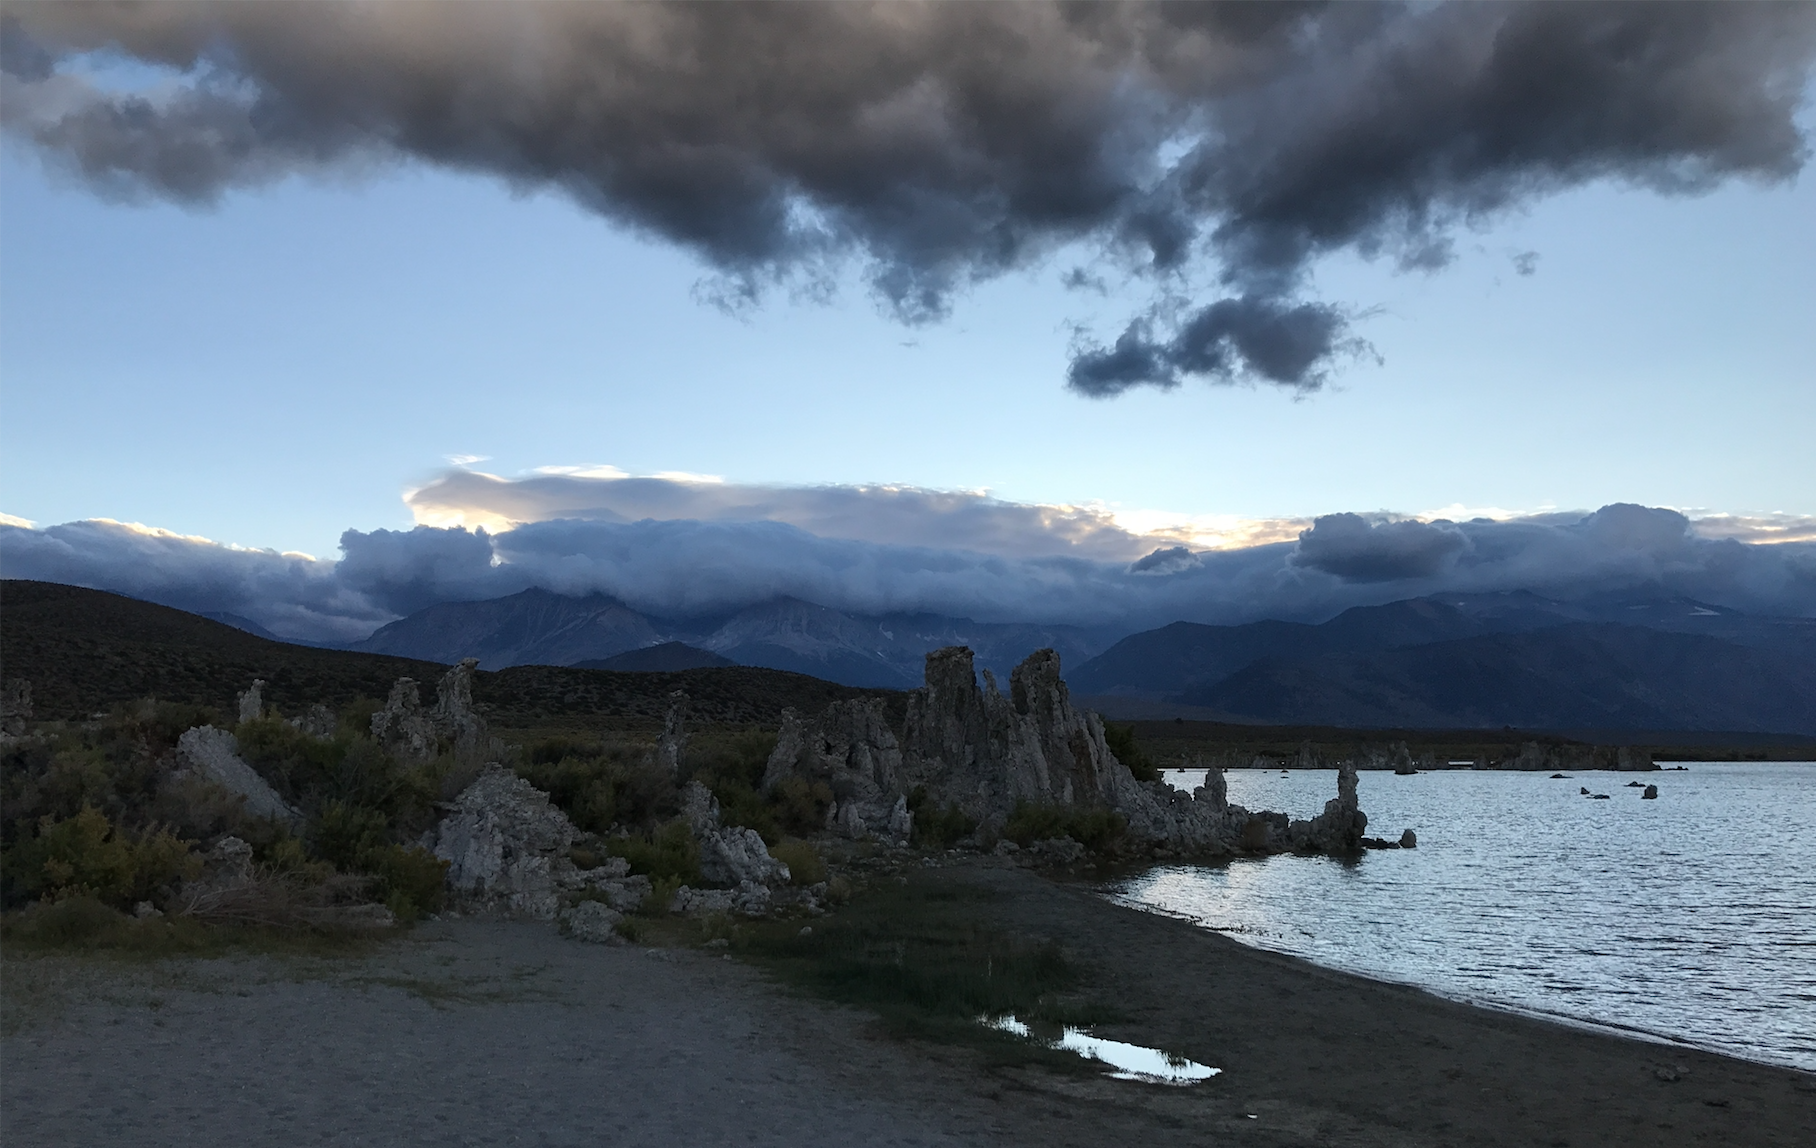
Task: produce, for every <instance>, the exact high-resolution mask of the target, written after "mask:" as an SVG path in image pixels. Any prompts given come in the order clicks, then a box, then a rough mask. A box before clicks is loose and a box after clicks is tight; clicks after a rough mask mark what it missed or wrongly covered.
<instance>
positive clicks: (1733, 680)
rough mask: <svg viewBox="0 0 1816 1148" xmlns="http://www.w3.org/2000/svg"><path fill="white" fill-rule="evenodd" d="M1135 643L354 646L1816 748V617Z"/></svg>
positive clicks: (1605, 616) (839, 616)
mask: <svg viewBox="0 0 1816 1148" xmlns="http://www.w3.org/2000/svg"><path fill="white" fill-rule="evenodd" d="M221 620H222V621H228V622H230V624H237V621H238V620H236V619H228V618H223V619H221ZM1114 638H1115V635H1114V634H1109V633H1105V632H1103V631H1099V630H1091V629H1087V628H1084V627H1077V626H1037V625H1026V624H1016V623H979V622H974V621H971V620H969V619H963V618H949V617H942V616H938V615H932V614H888V615H876V616H865V615H855V614H847V613H844V612H841V611H838V610H834V609H830V608H828V607H824V606H818V605H815V604H813V603H810V602H803V601H800V600H798V599H793V598H782V599H777V600H774V601H770V602H765V603H760V604H757V605H754V606H750V607H748V608H746V609H743V610H739V611H737V612H735V613H732V614H729V615H721V616H713V617H704V618H683V619H672V618H660V617H656V616H653V615H650V614H645V613H642V612H640V611H638V610H635V609H633V608H631V607H630V606H628V605H626V604H625V603H623V602H621V601H619V600H617V599H615V598H611V597H608V596H605V595H601V594H594V595H591V596H587V597H565V596H562V595H559V594H555V593H552V592H549V591H546V590H525V591H523V592H522V593H519V594H514V595H511V596H509V597H506V598H497V599H492V600H489V601H480V602H446V603H442V604H440V605H436V606H430V607H428V608H427V609H425V610H421V611H418V612H417V613H415V614H412V615H410V616H408V617H406V618H402V619H399V620H398V621H396V622H392V623H391V624H389V625H387V626H384V627H382V628H380V629H379V630H378V631H376V632H375V633H373V634H372V635H371V637H369V638H367V639H365V640H364V641H362V642H358V643H354V644H353V645H351V646H350V647H348V648H350V649H353V650H359V651H363V652H368V653H379V654H389V655H393V656H397V657H407V658H416V659H422V660H425V661H435V662H444V663H445V662H454V661H458V660H459V659H461V658H463V657H477V658H479V659H480V665H481V666H482V668H485V669H500V668H503V667H506V666H519V665H551V666H578V667H583V668H597V669H610V670H627V671H664V672H676V671H682V670H688V669H693V668H699V667H706V666H713V665H731V664H736V665H744V666H755V667H765V668H769V669H777V670H788V671H792V672H795V673H802V674H809V675H812V676H814V677H817V678H822V679H826V680H828V681H832V682H838V683H841V684H843V685H847V686H857V687H862V688H871V689H874V688H888V689H904V688H911V687H913V686H916V685H919V684H920V682H921V676H922V667H923V662H924V657H925V655H926V653H927V652H928V651H929V650H933V649H938V648H939V647H941V646H949V645H965V646H970V647H971V649H972V650H973V651H974V652H975V653H976V654H977V664H978V666H979V668H982V669H990V670H992V671H994V672H995V673H996V674H997V675H998V676H999V677H1006V675H1007V673H1008V671H1009V670H1010V669H1011V668H1012V667H1013V666H1014V665H1015V664H1016V663H1017V662H1019V661H1020V660H1021V659H1022V658H1024V657H1026V656H1027V655H1028V654H1029V653H1030V652H1032V651H1034V650H1036V649H1040V648H1042V647H1047V646H1051V647H1053V648H1054V649H1056V650H1058V651H1059V653H1060V657H1061V661H1062V663H1063V664H1064V665H1065V666H1066V678H1067V681H1068V682H1069V684H1070V685H1071V688H1072V690H1073V692H1074V693H1075V694H1077V695H1078V696H1080V698H1081V699H1084V700H1086V701H1087V702H1088V703H1089V704H1091V705H1093V706H1094V707H1096V708H1098V709H1100V710H1102V711H1103V712H1105V713H1107V714H1109V715H1111V716H1113V717H1129V718H1132V717H1142V716H1146V717H1154V716H1168V717H1170V716H1175V715H1183V716H1192V717H1204V718H1213V719H1215V720H1221V721H1234V722H1246V723H1263V724H1308V725H1331V726H1350V727H1357V726H1366V727H1377V728H1380V727H1405V728H1425V729H1433V728H1449V729H1455V728H1475V729H1480V728H1499V727H1503V726H1512V727H1516V728H1522V729H1550V730H1596V729H1602V730H1620V729H1627V730H1635V729H1655V730H1666V729H1674V730H1723V731H1757V732H1762V733H1816V620H1811V619H1794V618H1792V619H1787V618H1759V617H1754V616H1751V615H1747V614H1743V613H1740V612H1738V611H1735V610H1730V609H1726V608H1723V607H1719V606H1712V605H1709V604H1707V603H1703V602H1698V601H1694V600H1691V599H1687V598H1677V597H1670V596H1656V595H1655V596H1646V595H1629V596H1625V597H1622V596H1608V597H1604V598H1598V599H1585V600H1578V601H1568V602H1566V601H1558V600H1554V599H1549V598H1545V597H1543V596H1541V595H1538V594H1533V593H1529V592H1524V591H1521V592H1512V593H1499V594H1446V595H1437V596H1432V597H1426V598H1413V599H1407V600H1404V601H1400V602H1391V603H1388V604H1386V605H1381V606H1363V607H1356V608H1354V609H1351V610H1346V611H1344V612H1343V613H1342V614H1339V615H1337V616H1336V617H1335V618H1332V619H1330V620H1329V621H1326V622H1323V623H1319V624H1310V623H1301V622H1281V621H1263V622H1253V623H1249V624H1247V625H1241V626H1211V625H1200V624H1197V623H1192V622H1175V623H1172V624H1171V625H1167V626H1162V627H1160V628H1158V629H1154V630H1147V631H1143V632H1141V633H1137V634H1131V635H1128V636H1126V637H1122V638H1121V639H1120V640H1113V639H1114Z"/></svg>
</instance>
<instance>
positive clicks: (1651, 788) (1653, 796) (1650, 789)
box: [1640, 785, 1658, 801]
mask: <svg viewBox="0 0 1816 1148" xmlns="http://www.w3.org/2000/svg"><path fill="white" fill-rule="evenodd" d="M1640 799H1641V800H1643V801H1655V800H1657V799H1658V786H1656V785H1648V786H1646V791H1645V792H1644V793H1642V794H1640Z"/></svg>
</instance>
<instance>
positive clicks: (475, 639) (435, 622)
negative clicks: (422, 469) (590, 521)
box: [347, 590, 1113, 689]
mask: <svg viewBox="0 0 1816 1148" xmlns="http://www.w3.org/2000/svg"><path fill="white" fill-rule="evenodd" d="M1112 638H1113V635H1110V634H1103V633H1098V632H1095V631H1092V630H1088V629H1085V628H1083V627H1078V626H1036V625H1025V624H1019V623H983V622H973V621H971V620H969V619H966V618H948V617H942V616H940V615H936V614H883V615H856V614H846V613H843V612H841V611H838V610H833V609H829V608H827V607H825V606H816V605H814V604H813V603H811V602H803V601H800V600H799V599H795V598H778V599H775V600H774V601H770V602H764V603H760V604H758V605H755V606H750V607H747V608H745V609H743V610H739V611H737V612H736V613H733V614H731V615H729V616H712V617H705V618H683V619H672V618H658V617H654V616H652V615H648V614H643V613H640V612H638V611H636V610H633V609H632V608H631V607H629V606H627V605H625V604H624V603H623V602H620V601H618V600H617V599H616V598H611V597H608V596H606V595H604V594H593V595H589V596H587V597H583V598H570V597H564V596H562V595H560V594H554V593H551V592H549V591H547V590H525V591H523V592H522V593H519V594H512V595H511V596H509V597H506V598H494V599H491V600H489V601H482V602H444V603H441V604H440V605H435V606H430V607H428V608H427V609H424V610H419V611H417V612H416V613H414V614H411V615H409V616H408V617H405V618H400V619H398V620H397V621H395V622H392V623H391V624H389V625H387V626H382V627H380V628H379V629H378V630H377V631H375V632H374V633H373V634H372V636H371V637H369V638H367V639H365V640H364V641H361V642H356V643H353V644H352V645H350V646H348V647H347V648H348V649H352V650H359V651H363V652H366V653H375V654H392V655H395V656H400V657H411V658H423V659H427V660H430V661H437V662H455V661H459V660H460V659H461V658H478V659H479V664H480V667H481V668H482V669H501V668H503V667H505V666H519V665H550V666H575V665H580V666H589V667H594V668H606V669H632V668H641V660H640V659H635V658H633V659H630V661H629V663H628V664H627V663H626V662H625V661H624V660H623V657H624V656H626V655H630V654H633V653H635V652H637V651H642V650H646V649H654V648H657V647H661V646H664V645H667V644H669V643H681V644H683V645H685V646H687V647H690V648H692V649H693V650H694V651H698V652H704V653H705V654H709V655H715V656H717V657H718V658H721V659H724V663H721V664H725V663H734V664H737V665H744V666H763V667H766V668H769V669H774V670H791V671H793V672H795V673H802V674H811V675H813V676H814V677H817V678H825V679H827V680H828V681H834V682H840V683H842V684H845V685H849V686H860V687H864V688H886V689H909V688H912V687H914V686H918V685H920V684H921V678H922V668H923V665H924V662H925V658H926V654H927V651H929V650H936V649H939V648H940V647H942V646H970V647H971V649H972V650H973V651H975V652H976V654H977V661H978V665H979V666H980V667H981V668H987V669H991V670H994V671H996V672H997V673H999V674H1004V675H1006V674H1007V673H1008V671H1009V670H1010V669H1011V668H1013V667H1014V666H1015V664H1016V663H1018V662H1020V661H1021V660H1022V659H1023V658H1025V657H1027V656H1028V655H1029V654H1031V653H1033V652H1034V651H1035V650H1038V649H1043V648H1045V647H1048V646H1051V647H1052V648H1054V649H1056V650H1058V651H1059V653H1060V657H1061V658H1062V659H1063V660H1064V661H1066V662H1068V663H1070V664H1073V665H1077V664H1081V663H1083V662H1085V661H1086V660H1088V659H1089V658H1090V657H1091V656H1092V655H1094V654H1096V653H1098V652H1099V651H1101V650H1102V649H1103V648H1104V647H1105V646H1107V645H1109V643H1110V640H1112ZM670 654H671V655H673V657H676V658H681V659H683V660H685V661H688V662H689V663H690V665H689V666H681V665H679V664H675V665H674V666H673V668H691V666H693V665H709V664H713V663H711V662H708V661H703V660H700V659H699V658H698V656H697V655H686V654H683V653H682V652H680V651H670ZM647 657H648V656H647V655H646V656H645V659H647ZM608 662H609V663H612V664H609V665H608V664H607V663H608ZM669 665H670V659H668V657H667V656H665V657H664V661H663V668H669ZM649 668H657V667H656V665H655V664H654V663H652V664H651V666H650V667H649Z"/></svg>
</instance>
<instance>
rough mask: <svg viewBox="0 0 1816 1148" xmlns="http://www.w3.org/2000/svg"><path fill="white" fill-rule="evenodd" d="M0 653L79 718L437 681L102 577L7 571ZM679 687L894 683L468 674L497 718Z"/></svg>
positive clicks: (811, 702)
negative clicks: (61, 578)
mask: <svg viewBox="0 0 1816 1148" xmlns="http://www.w3.org/2000/svg"><path fill="white" fill-rule="evenodd" d="M0 664H3V665H4V673H5V676H6V678H7V679H8V680H12V679H25V680H28V681H30V682H31V683H32V698H33V708H34V711H35V714H36V716H37V717H38V718H39V719H40V720H43V719H55V718H64V719H77V718H86V717H87V716H89V715H90V714H91V713H94V712H97V711H101V710H105V709H107V708H108V707H109V706H111V705H114V704H117V703H121V702H128V701H132V700H135V699H138V698H144V697H156V698H159V699H161V700H164V701H172V702H184V703H189V704H194V705H207V706H215V707H217V708H220V709H222V710H223V711H224V712H231V709H232V706H233V704H234V698H235V696H236V695H237V694H238V693H239V691H241V690H244V689H245V688H246V684H247V683H248V682H250V681H252V680H253V679H254V678H262V679H264V681H265V682H266V686H265V697H266V699H267V701H269V702H270V703H271V704H274V705H276V706H278V707H279V708H280V709H283V710H285V711H286V712H301V711H302V710H304V709H306V708H307V707H308V706H310V705H312V704H315V703H318V702H319V703H323V704H325V705H327V706H329V707H331V708H335V709H338V708H340V707H343V706H345V705H347V704H348V703H350V702H353V701H355V700H357V699H359V698H372V699H380V700H382V699H383V698H385V697H386V696H387V695H388V694H389V692H390V690H391V686H392V684H393V683H394V682H395V681H396V680H397V679H398V678H400V677H411V678H415V679H416V680H417V681H419V682H431V683H432V682H435V681H437V680H439V679H440V678H441V676H442V675H443V674H444V673H446V672H447V668H448V667H447V666H446V665H445V664H441V663H437V662H433V661H428V660H425V659H409V658H399V657H391V656H386V655H382V654H369V653H360V652H354V651H348V650H328V649H320V648H316V647H311V646H299V645H292V644H289V643H285V642H274V641H270V640H267V639H264V638H259V637H256V636H254V635H252V634H248V633H246V632H244V631H242V630H240V629H237V628H235V627H233V626H229V625H226V624H223V623H220V622H215V621H211V620H210V619H207V618H203V617H200V616H199V615H196V614H189V613H185V612H184V611H182V610H174V609H171V608H169V607H167V606H158V605H154V604H152V603H150V602H141V601H139V600H137V599H134V598H127V597H124V596H122V595H119V594H110V593H107V592H105V591H101V590H87V589H83V588H81V587H76V586H60V585H54V584H51V583H46V582H26V581H20V580H8V581H6V582H5V583H4V585H3V586H0ZM677 689H682V690H686V691H687V693H688V694H689V695H690V697H691V698H692V699H693V701H692V706H693V713H694V716H695V718H696V719H697V720H698V721H701V722H703V723H725V724H732V725H749V724H753V723H764V724H768V723H773V722H775V721H776V720H777V717H778V716H779V715H780V714H781V712H782V710H783V709H784V708H787V707H789V706H793V707H795V708H797V709H799V710H802V711H812V712H818V711H820V710H823V709H825V708H826V706H828V705H830V704H831V703H832V702H835V701H844V700H847V699H850V698H857V697H869V696H878V695H881V696H884V697H886V698H887V699H888V701H887V703H886V704H888V705H889V706H890V708H891V712H899V710H900V708H901V706H902V704H903V702H902V700H901V697H900V695H898V694H890V693H887V692H885V691H878V690H863V689H857V688H854V687H850V686H843V685H839V684H837V683H834V682H828V681H821V680H819V679H816V678H810V677H807V676H805V675H802V674H794V673H788V672H786V671H780V670H770V669H760V668H756V667H750V666H729V667H716V668H702V669H691V670H684V671H679V672H668V673H661V672H657V673H636V672H613V671H610V670H589V669H573V668H568V667H559V666H515V667H512V668H509V669H506V670H501V671H497V672H492V673H487V672H481V673H479V674H478V675H476V678H475V681H474V688H473V695H474V699H475V701H476V703H477V704H478V705H479V706H481V707H483V709H484V710H485V712H486V716H487V718H488V720H489V721H490V722H491V723H492V725H494V726H496V727H501V728H506V729H523V728H530V727H534V726H540V725H566V724H575V723H580V724H598V723H600V722H607V723H616V724H621V725H624V726H627V727H636V728H642V727H650V726H657V727H659V726H660V725H661V723H662V719H663V716H664V714H666V712H667V708H668V697H669V694H670V693H672V692H673V691H675V690H677Z"/></svg>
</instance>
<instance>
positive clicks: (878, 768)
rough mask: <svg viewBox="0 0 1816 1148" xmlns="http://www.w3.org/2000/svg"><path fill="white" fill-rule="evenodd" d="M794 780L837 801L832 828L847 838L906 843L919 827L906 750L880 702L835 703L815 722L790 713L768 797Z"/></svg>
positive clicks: (767, 773)
mask: <svg viewBox="0 0 1816 1148" xmlns="http://www.w3.org/2000/svg"><path fill="white" fill-rule="evenodd" d="M790 778H799V779H800V780H802V781H805V782H807V783H809V784H813V783H821V784H824V785H825V786H826V787H827V789H828V790H829V791H830V792H831V793H832V798H833V800H832V804H831V805H830V806H828V808H827V812H826V827H827V828H828V829H831V830H835V831H837V832H839V833H842V834H844V835H845V836H846V837H851V838H864V837H871V836H876V837H881V838H884V839H886V840H890V841H895V842H906V841H907V840H908V835H909V833H910V832H911V830H912V829H913V827H914V820H913V818H912V817H911V816H910V815H909V813H908V798H907V796H906V794H905V793H904V791H903V788H902V778H903V773H902V747H901V744H900V743H899V742H898V741H897V740H896V737H895V734H894V733H893V732H891V731H890V729H889V722H888V719H887V717H886V716H885V714H884V712H883V700H882V699H881V698H856V699H853V700H851V701H844V702H834V703H833V704H832V705H830V706H828V707H827V708H826V712H825V713H823V714H821V715H820V716H819V717H817V718H814V719H812V720H809V721H803V720H801V717H800V715H799V714H797V713H795V711H794V710H792V709H787V710H783V711H782V728H781V731H780V732H779V733H778V734H777V735H776V748H775V751H774V752H773V753H771V754H770V755H769V764H768V766H767V767H766V768H765V769H764V771H763V792H765V793H774V792H775V791H776V790H777V789H779V788H780V787H781V786H782V785H783V784H784V783H786V782H787V781H788V780H789V779H790Z"/></svg>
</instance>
